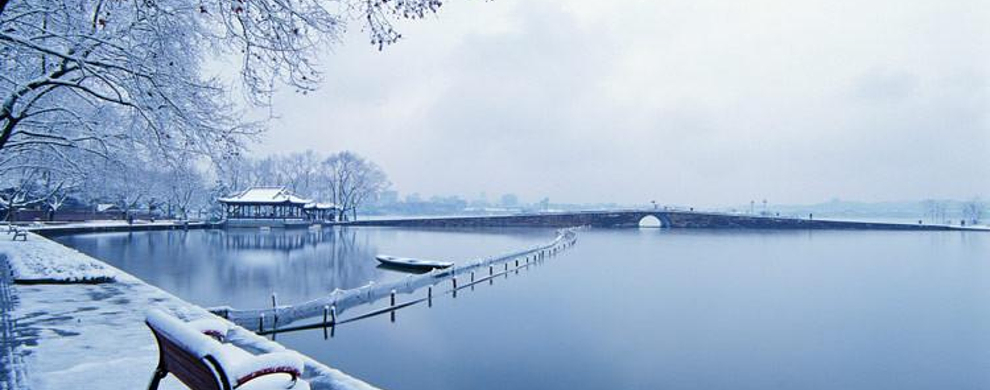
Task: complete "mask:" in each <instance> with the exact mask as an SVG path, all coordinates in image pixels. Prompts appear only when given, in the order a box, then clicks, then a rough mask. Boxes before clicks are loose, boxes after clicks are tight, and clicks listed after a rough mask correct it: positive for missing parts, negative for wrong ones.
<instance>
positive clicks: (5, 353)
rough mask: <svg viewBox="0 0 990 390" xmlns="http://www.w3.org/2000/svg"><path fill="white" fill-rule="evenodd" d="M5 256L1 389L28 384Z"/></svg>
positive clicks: (0, 286)
mask: <svg viewBox="0 0 990 390" xmlns="http://www.w3.org/2000/svg"><path fill="white" fill-rule="evenodd" d="M5 259H6V258H5V256H4V255H3V254H0V389H2V390H8V389H9V390H14V389H22V388H24V387H26V386H27V384H25V383H24V373H23V370H24V364H23V363H22V360H21V353H20V343H19V342H18V339H17V336H16V335H15V334H14V331H15V326H14V321H13V318H11V316H10V311H11V309H13V308H14V305H15V303H16V302H15V301H14V297H13V294H11V292H10V283H12V280H11V278H10V270H9V269H8V267H7V262H6V260H5Z"/></svg>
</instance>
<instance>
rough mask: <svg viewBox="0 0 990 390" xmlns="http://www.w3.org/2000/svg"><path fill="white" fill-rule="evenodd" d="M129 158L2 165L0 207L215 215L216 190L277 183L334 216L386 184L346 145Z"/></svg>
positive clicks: (352, 212)
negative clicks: (241, 154) (220, 158)
mask: <svg viewBox="0 0 990 390" xmlns="http://www.w3.org/2000/svg"><path fill="white" fill-rule="evenodd" d="M128 159H129V160H121V159H120V158H118V159H115V160H105V159H91V160H90V161H85V162H84V161H78V162H77V163H80V164H82V163H87V164H89V165H88V166H87V167H85V169H81V170H80V172H81V173H79V172H64V173H63V172H59V171H54V170H44V169H42V170H32V169H26V170H17V171H11V172H8V173H7V175H5V176H4V177H3V178H2V183H3V185H4V187H2V188H0V212H2V213H3V215H4V219H6V220H14V219H16V218H17V212H18V211H19V210H25V209H30V210H43V211H45V212H46V216H47V218H45V219H49V220H51V219H57V215H56V214H57V213H58V212H59V211H60V210H62V209H63V207H65V206H66V205H70V206H71V208H73V209H75V210H77V211H78V210H87V211H92V210H95V209H96V208H97V207H98V206H100V205H103V206H104V207H105V206H108V205H112V206H113V209H115V210H117V211H119V213H120V214H121V217H122V218H129V217H130V216H131V213H132V212H134V211H137V210H140V211H142V212H143V213H144V214H150V215H156V216H160V217H165V218H177V219H189V218H194V217H206V216H213V217H217V216H219V215H218V213H219V208H218V207H216V199H217V198H218V197H222V196H229V195H231V194H233V193H235V192H237V191H240V190H243V189H246V188H248V187H252V186H284V187H286V188H288V189H290V190H292V191H293V192H295V193H296V194H297V195H299V196H301V197H304V198H311V199H313V200H315V201H321V202H328V203H335V204H337V205H338V206H340V209H339V214H338V215H337V218H339V219H353V218H356V217H357V212H358V209H359V208H360V207H361V206H362V205H363V204H366V203H367V202H369V201H371V200H374V199H377V197H378V195H379V194H380V193H381V192H382V191H384V190H386V189H387V188H388V187H389V186H390V183H389V181H388V177H387V176H386V175H385V172H384V171H382V169H381V168H379V167H378V165H377V164H375V163H374V162H372V161H370V160H368V159H366V158H364V157H361V156H359V155H357V154H356V153H353V152H349V151H343V152H337V153H333V154H331V155H329V156H325V157H324V156H321V155H320V154H318V153H316V152H313V151H306V152H302V153H290V154H284V155H273V156H268V157H264V158H259V159H249V158H233V159H226V160H224V162H223V163H220V164H210V163H209V160H206V159H199V160H197V159H195V158H194V157H193V156H189V158H187V159H180V160H176V161H166V162H165V163H159V162H156V161H146V160H140V159H137V158H135V156H130V157H128Z"/></svg>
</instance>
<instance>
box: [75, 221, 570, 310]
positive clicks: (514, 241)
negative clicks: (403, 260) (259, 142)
mask: <svg viewBox="0 0 990 390" xmlns="http://www.w3.org/2000/svg"><path fill="white" fill-rule="evenodd" d="M548 236H549V237H552V231H546V230H538V231H533V230H526V229H523V230H496V231H491V232H487V233H479V232H473V233H471V232H469V231H465V230H460V231H455V232H452V233H450V232H446V233H444V232H440V231H434V230H422V231H415V230H413V231H410V230H398V229H387V228H382V229H374V228H372V229H346V228H324V229H308V230H307V229H271V230H259V229H229V230H189V231H182V230H173V231H147V232H129V233H128V232H118V233H96V234H81V235H70V236H61V237H56V238H55V239H56V240H57V241H59V242H61V243H63V244H66V245H68V246H70V247H73V248H76V249H78V250H80V251H82V252H84V253H87V254H90V255H92V256H94V257H97V258H100V259H103V260H106V261H108V262H109V263H111V264H113V265H114V266H117V267H119V268H121V269H123V270H125V271H127V272H129V273H131V274H133V275H135V276H137V277H139V278H141V279H143V280H145V281H148V282H149V283H152V284H154V285H156V286H158V287H161V288H163V289H165V290H166V291H169V292H171V293H173V294H176V295H178V296H179V297H181V298H183V299H186V300H189V301H192V302H195V303H197V304H200V305H203V306H221V305H228V306H233V307H236V308H241V309H247V308H264V307H270V306H271V303H270V300H271V295H272V293H277V295H278V298H279V302H280V303H295V302H302V301H306V300H310V299H312V298H315V297H321V296H326V295H328V294H330V293H331V292H332V291H334V290H335V289H341V290H348V289H353V288H357V287H361V286H364V285H366V284H367V283H369V282H372V281H373V282H375V283H382V282H386V281H392V280H398V279H401V278H404V277H406V276H408V275H410V274H409V273H408V272H405V271H403V270H395V269H389V268H383V267H379V264H380V263H379V262H378V261H376V260H375V259H374V256H375V255H376V254H379V253H383V252H385V253H398V254H402V255H408V256H419V257H429V258H438V259H458V258H460V259H463V258H470V257H477V256H482V255H486V254H487V255H490V254H492V253H493V252H497V251H502V250H507V249H512V248H517V247H519V246H520V245H525V244H531V243H534V242H538V241H539V240H540V239H546V237H548ZM440 243H449V246H450V247H452V248H454V249H444V247H443V245H440ZM468 243H471V244H473V245H471V244H468Z"/></svg>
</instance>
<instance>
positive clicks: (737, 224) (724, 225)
mask: <svg viewBox="0 0 990 390" xmlns="http://www.w3.org/2000/svg"><path fill="white" fill-rule="evenodd" d="M650 216H652V217H654V218H656V219H657V220H659V221H660V225H661V227H665V228H708V229H859V230H954V229H958V228H956V227H951V226H944V225H920V224H919V225H913V224H900V223H879V222H851V221H833V220H815V219H799V218H782V217H763V216H753V215H739V214H724V213H706V212H695V211H670V210H613V211H581V212H563V213H538V214H518V215H503V216H482V217H437V218H410V219H389V220H362V221H351V222H339V223H336V224H335V225H342V226H395V227H550V228H559V227H571V226H593V227H606V228H626V227H638V226H639V225H640V221H641V220H643V219H644V218H648V217H650Z"/></svg>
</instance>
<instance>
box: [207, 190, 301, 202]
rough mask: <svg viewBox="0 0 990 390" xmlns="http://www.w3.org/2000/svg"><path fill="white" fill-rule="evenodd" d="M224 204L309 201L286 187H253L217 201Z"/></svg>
mask: <svg viewBox="0 0 990 390" xmlns="http://www.w3.org/2000/svg"><path fill="white" fill-rule="evenodd" d="M217 200H219V201H221V202H223V203H253V204H283V203H292V204H308V203H312V201H311V200H309V199H303V198H300V197H298V196H296V195H295V194H293V193H292V192H291V191H289V190H288V189H286V188H285V187H251V188H248V189H246V190H244V191H241V192H239V193H237V194H235V195H233V196H230V197H226V198H220V199H217Z"/></svg>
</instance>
